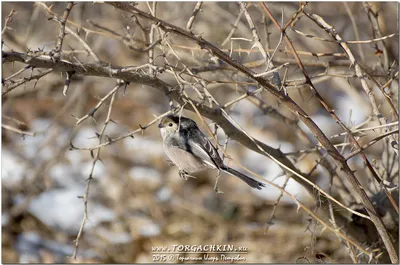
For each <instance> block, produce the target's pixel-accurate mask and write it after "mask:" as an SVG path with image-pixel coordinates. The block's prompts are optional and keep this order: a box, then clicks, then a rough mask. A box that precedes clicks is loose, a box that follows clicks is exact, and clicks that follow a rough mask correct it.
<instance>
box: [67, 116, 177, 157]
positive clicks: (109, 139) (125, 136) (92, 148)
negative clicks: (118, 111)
mask: <svg viewBox="0 0 400 265" xmlns="http://www.w3.org/2000/svg"><path fill="white" fill-rule="evenodd" d="M169 114H171V111H167V112H165V113H163V114H161V115H160V116H158V117H156V118H154V119H153V120H152V121H150V122H149V123H147V124H146V125H144V126H143V125H140V126H139V128H138V129H136V130H134V131H132V132H129V133H127V134H125V135H122V136H120V137H117V138H114V139H111V138H108V139H107V142H103V143H101V144H99V145H96V146H94V147H86V148H82V147H75V146H74V145H72V146H70V147H71V148H72V149H75V150H89V151H94V150H96V149H99V148H102V147H105V146H107V145H110V144H113V143H115V142H118V141H121V140H122V139H125V138H128V137H133V136H134V135H135V134H137V133H140V132H143V130H145V129H147V128H148V127H150V126H151V125H153V124H155V123H156V122H157V121H159V120H161V119H162V118H163V117H165V116H167V115H169Z"/></svg>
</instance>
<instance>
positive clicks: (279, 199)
mask: <svg viewBox="0 0 400 265" xmlns="http://www.w3.org/2000/svg"><path fill="white" fill-rule="evenodd" d="M289 179H290V178H289V177H288V176H285V181H284V182H283V185H282V189H283V190H284V189H286V185H287V183H288V182H289ZM282 197H283V191H282V190H280V192H279V195H278V198H276V200H275V202H274V206H273V208H272V212H271V214H270V216H269V219H268V221H267V223H266V226H265V229H264V235H266V234H267V233H268V230H269V227H270V226H271V225H273V224H274V223H273V222H272V220H273V219H274V217H275V212H276V209H278V204H279V202H280V201H281V198H282Z"/></svg>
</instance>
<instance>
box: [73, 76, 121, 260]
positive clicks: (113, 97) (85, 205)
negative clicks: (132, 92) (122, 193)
mask: <svg viewBox="0 0 400 265" xmlns="http://www.w3.org/2000/svg"><path fill="white" fill-rule="evenodd" d="M117 86H118V87H119V86H121V84H120V83H118V84H117ZM114 99H115V93H114V94H112V97H111V100H110V105H109V107H108V113H107V118H106V120H105V121H104V124H103V128H102V129H101V132H100V134H99V143H100V144H101V142H102V139H103V136H104V132H105V130H106V127H107V125H108V123H109V122H110V120H111V111H112V107H113V104H114ZM100 151H101V149H98V150H97V152H96V155H95V156H94V157H93V162H92V167H91V170H90V173H89V178H88V179H87V180H86V181H87V183H86V187H85V193H84V195H83V205H84V211H83V220H82V223H81V226H80V228H79V232H78V235H77V236H76V239H75V240H74V241H75V248H74V253H73V254H72V257H73V258H74V260H76V256H77V253H78V247H79V241H80V239H81V237H82V234H83V229H84V227H85V224H86V222H87V221H88V220H89V218H88V198H89V189H90V184H91V182H92V180H93V172H94V167H95V166H96V162H97V161H99V160H100Z"/></svg>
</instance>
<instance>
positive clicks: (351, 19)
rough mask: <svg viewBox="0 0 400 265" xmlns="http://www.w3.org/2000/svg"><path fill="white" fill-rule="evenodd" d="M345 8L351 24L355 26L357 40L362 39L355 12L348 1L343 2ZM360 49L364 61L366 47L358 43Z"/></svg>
mask: <svg viewBox="0 0 400 265" xmlns="http://www.w3.org/2000/svg"><path fill="white" fill-rule="evenodd" d="M343 5H344V8H345V9H346V12H347V14H348V15H349V18H350V21H351V25H352V26H353V31H354V34H355V35H356V39H357V41H359V40H360V34H359V33H358V27H357V23H356V19H355V18H354V15H353V12H352V11H351V9H350V7H349V4H348V3H347V2H343ZM358 49H359V51H360V57H361V61H364V48H363V46H362V45H361V44H360V45H358Z"/></svg>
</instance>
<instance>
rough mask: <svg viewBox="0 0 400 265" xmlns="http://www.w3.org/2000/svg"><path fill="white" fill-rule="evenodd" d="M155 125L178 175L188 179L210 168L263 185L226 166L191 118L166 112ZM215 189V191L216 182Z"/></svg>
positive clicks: (256, 184) (256, 186)
mask: <svg viewBox="0 0 400 265" xmlns="http://www.w3.org/2000/svg"><path fill="white" fill-rule="evenodd" d="M158 127H159V128H160V133H161V137H162V139H163V146H164V151H165V153H166V155H167V156H168V158H169V159H170V160H171V161H172V163H174V164H175V165H176V166H177V167H178V168H179V175H180V177H182V178H184V179H187V178H188V177H190V174H192V173H196V172H199V171H202V170H205V169H207V168H212V169H218V170H219V171H223V172H226V173H228V174H230V175H232V176H235V177H237V178H239V179H240V180H242V181H244V182H245V183H246V184H247V185H249V186H250V187H252V188H255V189H258V190H261V189H262V188H263V187H265V184H264V183H262V182H259V181H257V180H255V179H253V178H251V177H248V176H246V175H244V174H242V173H240V172H239V171H237V170H235V169H233V168H230V167H228V166H226V165H225V164H224V162H223V161H222V159H221V157H220V156H219V153H218V151H217V149H216V148H215V147H214V146H213V144H212V143H211V141H210V140H209V139H208V137H206V136H205V135H204V133H203V132H202V131H201V130H200V129H199V128H198V127H197V124H196V122H195V121H193V120H192V119H189V118H186V117H183V116H176V115H174V114H169V115H167V116H165V117H163V118H162V119H161V121H160V123H159V125H158ZM216 185H217V183H216ZM214 189H215V190H216V191H217V190H218V188H217V186H215V187H214Z"/></svg>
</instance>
